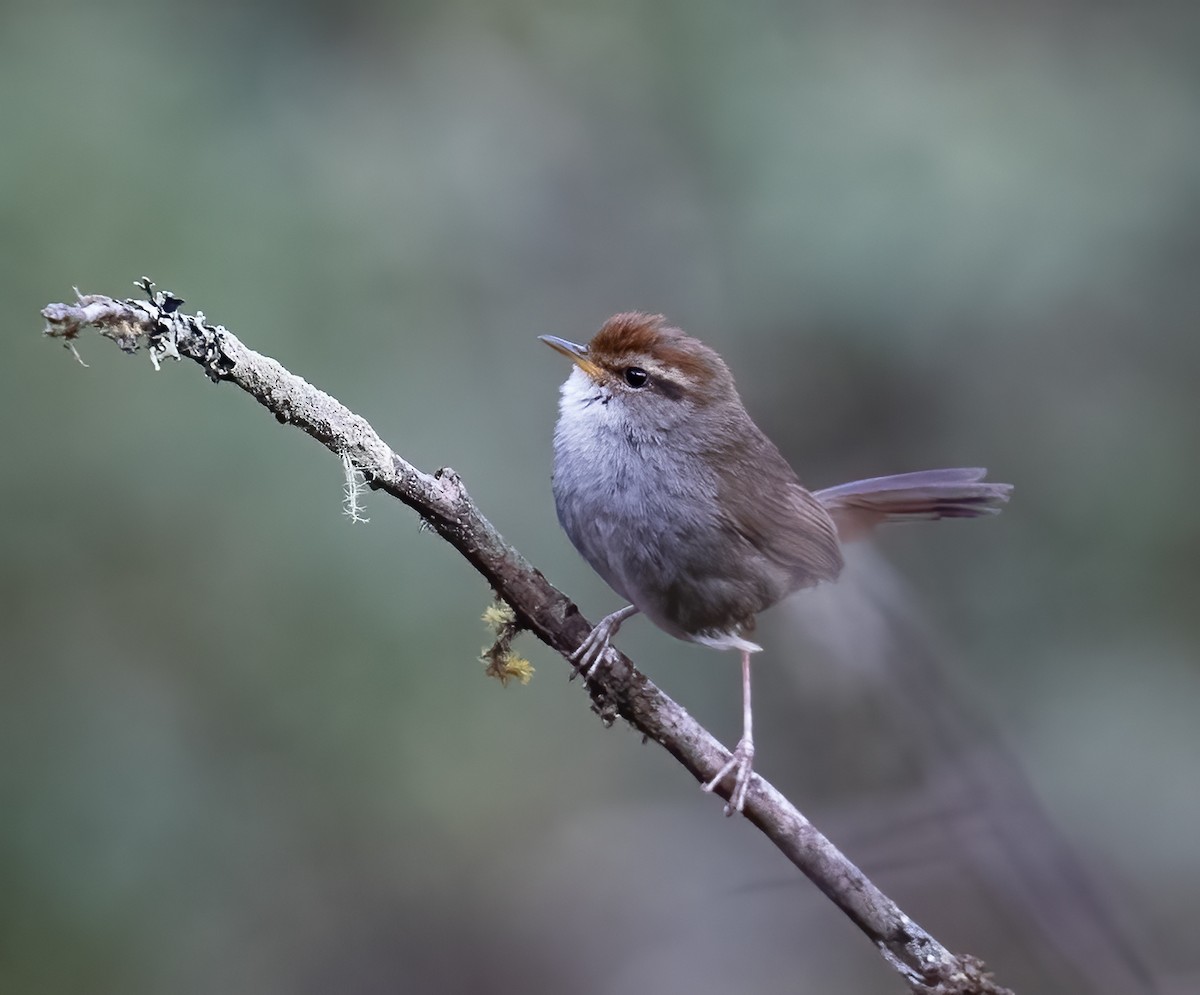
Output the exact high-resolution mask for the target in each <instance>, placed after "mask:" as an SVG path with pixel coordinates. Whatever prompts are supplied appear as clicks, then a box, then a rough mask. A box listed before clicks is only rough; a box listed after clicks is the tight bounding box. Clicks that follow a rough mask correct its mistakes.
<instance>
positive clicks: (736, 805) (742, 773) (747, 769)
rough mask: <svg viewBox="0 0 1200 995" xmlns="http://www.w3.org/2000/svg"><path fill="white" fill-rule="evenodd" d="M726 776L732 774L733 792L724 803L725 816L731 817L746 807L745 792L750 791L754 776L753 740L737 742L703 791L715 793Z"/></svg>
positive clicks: (742, 739) (744, 738)
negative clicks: (723, 764) (727, 758)
mask: <svg viewBox="0 0 1200 995" xmlns="http://www.w3.org/2000/svg"><path fill="white" fill-rule="evenodd" d="M727 774H733V775H734V777H733V790H732V791H730V792H729V800H728V801H727V802H726V803H725V814H726V815H733V813H734V812H741V811H742V809H743V808H745V806H746V792H747V791H749V790H750V780H751V778H752V777H753V776H754V740H752V739H748V738H747V737H745V736H743V737H742V738H741V739H740V740H738V745H737V746H736V747H735V748H734V751H733V753H732V754H731V755H730V757H729V760H728V761H726V763H725V766H724V767H722V768H721V769H720V770H719V771H717V773H716V776H715V777H714V778H713V779H712V780H711V781H708V782H707V783H706V784H704V785H703V788H704V790H705V791H708V792H712V791H715V790H716V788H717V785H719V784H720V783H721V782H722V781H723V780H724V779H725V776H726V775H727Z"/></svg>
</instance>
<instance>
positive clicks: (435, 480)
mask: <svg viewBox="0 0 1200 995" xmlns="http://www.w3.org/2000/svg"><path fill="white" fill-rule="evenodd" d="M139 286H140V287H141V289H142V290H143V291H144V292H145V295H146V297H145V299H143V300H124V301H118V300H114V299H112V298H109V297H104V296H101V295H98V294H89V295H77V297H78V299H77V300H76V301H75V302H74V303H71V304H51V305H49V306H48V307H46V308H45V309H44V310H43V311H42V315H43V317H45V319H46V322H47V324H46V334H47V335H50V336H53V337H55V338H60V339H63V340H64V341H65V343H66V344H67V345H68V346H69V347H70V348H71V349H72V350H74V348H75V346H74V342H75V339H76V338H77V337H78V336H79V334H80V333H81V332H82V330H83V329H84V328H86V327H89V326H90V327H95V328H97V329H99V330H100V333H101V334H102V335H104V336H106V337H108V338H110V339H112V340H113V341H114V342H116V343H117V345H118V346H120V347H121V348H122V349H123V350H125V351H127V352H133V351H135V350H137V349H138V348H139V347H140V346H142V345H144V346H145V347H146V348H147V349H148V350H149V353H150V357H151V359H152V360H153V362H154V364H155V366H156V367H157V366H158V365H159V363H160V362H161V360H162V359H164V358H174V359H191V360H194V361H195V362H197V363H199V364H200V366H201V367H202V368H203V369H204V371H205V373H206V374H207V375H208V376H209V377H210V378H211V379H212V380H214V381H217V382H220V381H226V382H229V383H232V384H235V385H236V386H238V387H240V388H241V389H242V390H244V391H246V392H247V393H248V394H250V395H251V396H252V397H254V398H255V399H256V400H257V401H258V402H259V403H260V404H262V406H263V407H265V408H266V409H267V410H268V411H270V412H271V413H272V414H273V415H274V416H275V417H276V419H278V420H279V421H280V422H281V423H291V424H293V425H296V426H297V427H298V428H300V429H302V430H303V431H305V432H306V433H308V434H309V435H310V436H312V437H313V438H314V439H316V440H317V441H318V442H320V443H321V444H322V445H324V446H325V447H326V448H328V449H329V450H331V451H332V452H334V453H335V454H336V455H338V456H339V457H340V458H342V459H343V461H345V462H346V463H347V464H348V465H350V466H352V467H353V468H356V469H357V470H358V471H359V472H360V473H362V475H363V477H364V479H365V480H366V482H367V483H368V484H369V485H370V486H371V487H373V488H376V489H380V490H384V491H387V492H388V493H389V494H391V495H393V496H394V497H396V498H398V499H399V500H401V501H403V502H404V503H405V504H407V505H409V506H410V507H411V508H413V509H415V510H416V511H417V513H418V514H420V515H421V517H422V518H423V519H424V520H425V522H426V523H427V524H428V525H429V526H430V527H431V528H432V529H433V530H434V531H436V532H437V533H438V534H439V535H440V536H442V538H444V539H445V540H446V541H447V542H449V543H450V544H451V545H452V546H453V547H454V548H455V549H457V550H458V551H459V552H460V553H461V554H462V555H463V556H464V557H465V558H466V559H467V560H468V561H469V562H470V563H471V564H472V565H473V566H474V567H475V569H477V570H478V571H479V572H480V573H481V574H483V576H484V578H485V579H486V580H487V582H488V583H489V584H490V585H491V586H492V588H493V589H494V590H495V592H496V594H497V595H498V596H499V597H500V598H501V599H503V600H504V601H505V602H507V603H508V604H509V605H510V606H511V607H512V610H513V612H514V613H515V616H516V623H517V624H518V625H520V626H521V627H523V628H527V629H528V630H529V631H530V632H532V633H533V634H534V635H536V636H537V637H538V638H539V639H541V640H542V641H543V642H544V643H546V645H548V646H550V647H551V648H552V649H555V650H557V651H558V652H559V653H561V654H563V655H564V656H566V655H567V654H569V653H570V652H571V651H573V650H574V649H575V648H576V647H577V646H578V645H579V643H580V642H581V641H582V640H583V638H584V636H585V635H586V634H587V633H588V632H589V631H590V629H591V626H590V625H589V624H588V622H587V620H586V619H585V618H584V617H583V616H582V615H580V613H579V610H578V609H577V608H576V607H575V605H574V604H573V603H572V602H571V600H570V599H569V598H568V597H566V595H564V594H563V593H562V592H561V591H559V590H557V589H556V588H555V587H553V586H552V585H551V584H550V583H549V582H548V581H547V580H546V578H545V577H543V576H542V574H541V572H540V571H539V570H537V569H536V568H535V567H534V566H533V565H532V564H531V563H529V562H528V561H527V560H526V559H525V558H524V557H523V556H522V555H521V554H520V553H518V552H517V551H516V550H515V549H513V547H512V546H510V545H508V543H506V542H505V541H504V538H503V537H502V536H501V535H500V533H499V532H497V531H496V529H495V528H494V527H493V526H492V524H491V523H490V522H489V521H488V520H487V519H486V518H484V517H483V515H482V514H481V513H480V511H479V509H478V508H477V507H476V506H475V504H474V502H473V501H472V500H471V498H470V496H469V495H468V494H467V490H466V488H465V487H464V486H463V483H462V481H461V480H460V479H459V477H458V475H457V474H456V473H455V472H454V471H453V470H451V469H449V468H443V469H441V470H438V471H437V472H436V473H433V474H427V473H423V472H422V471H421V470H418V469H417V468H416V467H415V466H413V465H412V464H411V463H408V462H407V461H406V460H404V459H403V458H402V457H400V456H398V455H397V454H396V453H394V452H393V451H392V450H391V449H390V448H389V447H388V446H387V445H386V444H385V443H384V442H383V440H382V439H380V438H379V436H378V435H377V434H376V433H375V430H374V429H373V428H371V426H370V425H369V424H368V423H367V421H366V420H365V419H363V418H361V417H359V416H358V415H356V414H354V412H352V411H350V410H349V409H348V408H347V407H345V406H344V405H343V404H341V403H340V402H339V401H337V400H336V399H335V398H333V397H330V396H329V395H328V394H326V393H325V392H324V391H321V390H318V389H317V388H316V387H314V386H312V385H311V384H310V383H308V382H307V381H305V380H303V379H301V378H300V377H298V376H296V375H295V374H294V373H290V372H288V371H287V370H286V369H284V368H283V367H282V366H281V365H280V364H279V363H277V362H276V361H275V360H273V359H271V358H270V357H268V356H263V355H261V354H259V353H257V352H255V351H254V350H252V349H249V348H247V347H246V346H245V345H243V344H242V342H241V341H239V340H238V339H237V337H235V336H234V335H232V334H231V333H230V332H229V331H227V330H226V329H225V328H223V327H222V326H220V325H215V326H214V325H211V324H209V323H208V322H207V321H206V320H205V317H204V315H203V313H200V312H197V313H196V314H195V315H188V314H184V313H183V312H181V311H180V310H179V306H180V305H181V304H182V303H183V301H182V300H180V299H179V298H177V297H175V296H173V295H171V294H168V293H163V292H161V291H155V290H154V287H153V285H152V284H151V283H150V282H149V281H148V280H142V281H141V282H140V283H139ZM586 683H587V690H588V693H589V694H590V695H591V699H592V706H593V708H594V709H595V711H596V712H597V713H598V714H599V715H600V716H601V718H602V719H603V720H604V721H605V722H607V723H611V722H613V721H614V720H615V719H616V718H617V717H620V718H623V719H625V720H626V721H628V722H629V723H630V724H631V725H632V726H633V727H634V728H635V729H637V730H638V732H640V733H641V734H642V735H643V736H645V737H647V738H649V739H652V740H654V741H655V742H656V743H658V744H660V745H661V746H662V747H664V748H665V749H666V750H667V751H668V752H669V753H670V754H671V755H672V756H673V757H675V758H676V759H677V760H678V761H679V762H680V764H682V766H683V767H684V768H686V769H687V771H688V772H689V773H690V774H691V775H692V776H693V777H694V778H696V780H698V781H701V782H703V781H707V780H708V779H709V778H711V777H713V776H714V775H715V774H716V772H717V771H718V770H719V769H720V768H721V766H722V765H723V764H724V763H725V761H726V759H728V753H727V752H726V751H725V749H724V748H723V747H722V746H721V744H720V743H718V742H717V740H716V739H714V738H713V737H712V736H711V735H710V734H709V733H708V731H707V730H706V729H704V728H703V727H702V726H701V725H700V724H699V723H698V722H697V721H696V720H695V719H693V718H692V717H691V715H689V714H688V713H687V711H685V710H684V709H683V708H682V707H681V706H680V705H678V704H677V703H676V702H675V701H673V700H672V699H671V698H670V697H668V696H667V695H666V694H664V693H663V692H662V691H661V690H660V689H659V688H658V687H656V686H655V685H654V684H653V683H652V682H651V681H649V680H648V679H647V678H646V677H645V676H644V675H643V674H641V673H640V672H639V671H638V670H637V669H636V668H635V667H634V666H633V664H632V663H630V661H629V660H628V659H627V658H626V657H624V656H621V657H620V660H619V663H618V664H617V665H615V666H613V667H612V668H610V669H609V670H608V671H607V672H605V673H603V674H601V675H598V676H597V677H596V678H595V679H592V680H589V681H587V682H586ZM725 790H727V789H726V788H722V789H720V791H721V792H724V791H725ZM745 816H746V818H747V819H749V820H750V822H752V823H753V824H754V825H755V826H757V827H758V828H759V829H760V830H761V831H762V832H763V833H764V834H765V835H766V836H767V837H768V838H769V839H770V840H771V842H772V843H774V844H775V846H776V847H778V848H779V850H780V851H782V852H783V854H784V855H785V856H786V857H787V858H788V859H789V860H790V861H791V862H792V863H793V864H795V865H796V867H798V868H799V869H800V870H801V871H803V872H804V874H806V875H807V876H808V878H809V879H810V880H812V882H813V883H814V884H816V886H817V887H818V888H820V889H821V891H822V892H824V893H825V894H826V895H827V896H828V897H829V898H830V899H831V900H832V901H833V902H834V903H836V904H837V906H838V907H839V908H840V909H841V910H842V911H843V912H844V913H845V914H846V915H847V916H849V917H850V919H851V920H852V921H853V922H854V923H855V925H857V926H858V927H859V928H860V929H861V930H862V931H863V932H864V933H866V935H867V936H868V937H869V938H870V939H871V941H872V942H873V943H874V944H875V946H876V947H877V948H878V949H879V951H880V953H881V954H882V955H883V957H884V958H885V959H886V960H887V962H888V963H889V964H890V965H891V966H892V967H893V968H894V969H895V970H896V971H897V972H898V973H899V974H900V975H901V976H902V977H903V978H904V980H905V982H906V983H907V984H908V986H909V988H910V989H911V990H912V991H913V992H917V993H923V995H1005V993H1007V992H1008V990H1007V989H1005V988H1002V987H1000V986H999V985H997V984H996V983H995V982H993V981H992V980H991V976H990V975H989V974H988V973H987V972H986V970H985V969H984V967H983V965H982V964H981V963H980V962H979V961H978V960H976V959H975V958H973V957H969V956H957V955H955V954H952V953H951V952H950V951H949V950H947V949H946V948H945V947H943V946H942V945H941V944H940V943H938V941H937V940H935V939H934V938H933V937H932V936H930V935H929V934H928V933H927V932H926V931H925V930H923V929H922V928H921V927H920V926H918V925H917V924H916V923H915V922H913V921H912V920H911V919H910V918H909V917H908V916H907V915H905V914H904V912H902V911H901V910H900V908H899V907H898V906H897V905H896V903H895V902H893V901H892V900H891V899H890V898H888V897H887V896H886V895H884V894H883V893H882V892H881V891H880V890H879V889H878V888H876V887H875V885H874V884H872V883H871V882H870V881H869V880H868V879H867V877H866V876H865V875H864V874H863V873H862V871H860V870H859V869H858V868H857V867H855V866H854V864H853V863H851V862H850V860H849V859H848V858H847V857H846V856H845V855H844V854H842V853H841V851H839V850H838V849H837V847H835V846H834V845H833V844H832V843H831V842H830V841H829V840H828V839H826V838H825V837H824V836H823V835H822V834H821V833H820V832H818V831H817V829H816V828H815V827H814V826H813V825H812V823H810V822H809V821H808V820H807V819H806V818H805V817H804V816H803V815H801V814H800V812H799V811H797V809H796V808H795V806H793V805H792V804H791V803H790V802H789V801H788V800H787V799H786V798H784V797H783V795H781V794H780V793H779V792H778V791H776V790H775V789H774V788H773V787H772V786H771V785H770V784H768V783H767V782H766V781H765V780H763V779H762V778H760V777H758V776H755V777H754V780H753V783H752V785H751V787H750V791H749V793H748V795H747V797H746V807H745ZM1010 995H1011V993H1010Z"/></svg>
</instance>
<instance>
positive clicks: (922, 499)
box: [814, 467, 1012, 542]
mask: <svg viewBox="0 0 1200 995" xmlns="http://www.w3.org/2000/svg"><path fill="white" fill-rule="evenodd" d="M986 476H987V470H985V469H983V468H981V467H955V468H951V469H945V470H918V471H916V472H915V473H898V474H895V475H894V476H890V477H872V478H870V479H869V480H854V481H851V482H850V483H848V484H840V485H838V486H837V487H827V488H826V489H825V490H823V491H816V492H815V494H814V496H815V497H816V498H817V500H819V501H820V502H821V503H822V504H823V505H824V506H825V509H826V510H827V511H828V512H829V514H830V516H831V517H832V518H833V520H834V522H835V524H836V525H837V528H838V538H839V539H841V540H842V541H843V542H844V541H846V540H849V539H857V538H859V537H861V536H862V535H863V534H864V533H866V532H868V531H870V530H871V529H872V528H874V527H875V526H876V525H880V524H882V523H884V522H915V521H923V520H934V519H938V518H978V517H980V516H981V515H994V514H996V513H997V512H999V511H1000V508H1001V506H1002V505H1004V504H1005V503H1006V502H1007V501H1008V497H1009V494H1010V493H1011V491H1012V484H994V483H989V482H988V481H986V480H985V479H984V478H985V477H986Z"/></svg>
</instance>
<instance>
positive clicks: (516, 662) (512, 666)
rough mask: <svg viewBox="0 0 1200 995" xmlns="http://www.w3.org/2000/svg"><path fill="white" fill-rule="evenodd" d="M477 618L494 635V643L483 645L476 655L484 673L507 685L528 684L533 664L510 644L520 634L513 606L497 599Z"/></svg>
mask: <svg viewBox="0 0 1200 995" xmlns="http://www.w3.org/2000/svg"><path fill="white" fill-rule="evenodd" d="M480 617H481V619H482V621H483V623H484V624H485V625H486V626H487V627H488V628H489V629H491V630H492V631H493V632H494V633H495V634H496V641H495V642H494V643H492V645H491V646H485V647H484V648H483V650H482V652H481V653H480V654H479V659H480V660H481V661H482V662H483V663H485V664H486V665H487V666H486V667H485V669H484V673H485V674H487V675H488V677H494V678H495V679H496V680H498V681H499V682H500V683H501V684H503V685H506V686H507V684H508V682H509V681H511V680H517V681H520V683H522V684H528V683H529V679H530V678H531V677H532V676H533V665H532V664H531V663H530V662H529V661H528V660H526V659H525V658H524V657H520V656H517V655H516V654H515V653H514V652H513V651H512V641H513V639H514V638H516V635H517V633H518V632H520V627H519V626H518V625H517V616H516V613H515V612H514V611H513V610H512V607H511V606H510V605H508V604H507V603H506V602H503V601H501V600H500V599H499V598H497V599H496V600H495V601H494V602H493V603H492V604H490V605H488V607H487V608H486V609H485V610H484V613H483V615H482V616H480Z"/></svg>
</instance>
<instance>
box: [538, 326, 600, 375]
mask: <svg viewBox="0 0 1200 995" xmlns="http://www.w3.org/2000/svg"><path fill="white" fill-rule="evenodd" d="M538 338H539V339H541V340H542V341H543V342H545V343H546V345H548V346H549V347H550V348H551V349H553V350H554V351H555V352H561V353H562V354H563V355H564V356H566V357H567V359H569V360H570V361H571V362H572V363H574V364H575V365H576V366H578V367H579V368H580V369H581V370H583V372H584V373H586V374H587V375H588V376H589V377H591V378H592V379H593V380H596V381H599V380H600V379H602V378H603V376H604V372H603V371H602V370H601V369H600V367H599V366H597V365H596V364H595V363H593V362H592V361H591V360H590V359H588V351H587V346H585V345H576V344H575V343H574V342H568V341H567V340H566V339H560V338H559V337H558V336H557V335H539V336H538Z"/></svg>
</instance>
